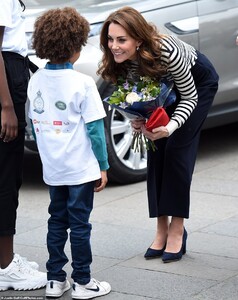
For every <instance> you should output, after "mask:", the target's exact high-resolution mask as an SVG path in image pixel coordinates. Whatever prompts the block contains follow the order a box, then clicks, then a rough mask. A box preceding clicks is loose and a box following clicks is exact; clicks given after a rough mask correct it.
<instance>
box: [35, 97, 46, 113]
mask: <svg viewBox="0 0 238 300" xmlns="http://www.w3.org/2000/svg"><path fill="white" fill-rule="evenodd" d="M41 95H42V94H41V91H38V92H37V93H36V98H35V99H34V100H33V106H34V112H36V113H37V114H42V113H43V112H44V100H43V98H42V96H41Z"/></svg>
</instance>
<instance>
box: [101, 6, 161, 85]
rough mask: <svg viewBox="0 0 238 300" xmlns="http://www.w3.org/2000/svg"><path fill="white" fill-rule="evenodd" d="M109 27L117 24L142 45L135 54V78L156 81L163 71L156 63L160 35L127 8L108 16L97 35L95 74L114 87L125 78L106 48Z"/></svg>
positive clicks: (119, 66) (135, 12)
mask: <svg viewBox="0 0 238 300" xmlns="http://www.w3.org/2000/svg"><path fill="white" fill-rule="evenodd" d="M111 23H114V24H119V25H120V26H122V27H123V28H124V30H125V31H126V32H127V34H128V35H129V36H131V37H132V38H133V39H135V40H137V41H140V42H142V43H141V45H140V47H139V50H138V51H137V61H138V63H139V73H140V74H139V75H141V76H150V77H151V78H156V79H160V78H161V75H162V74H164V73H165V71H166V70H165V67H164V66H162V65H161V63H160V57H161V51H160V46H161V42H160V39H161V37H162V35H161V34H159V32H158V30H157V28H156V27H155V25H153V24H151V23H148V22H147V21H146V20H145V19H144V17H143V16H142V15H141V14H140V13H139V12H138V11H137V10H135V9H134V8H132V7H128V6H125V7H123V8H121V9H119V10H117V11H115V12H113V13H111V14H110V15H109V16H108V18H107V19H106V20H105V22H104V24H103V27H102V30H101V34H100V48H101V50H102V52H103V56H102V60H101V62H100V63H99V69H98V71H97V73H98V74H100V75H101V76H102V77H103V78H104V79H105V80H110V81H112V82H114V83H116V81H117V78H118V77H119V76H126V73H127V71H126V68H125V64H124V62H123V63H120V64H118V63H116V62H115V61H114V58H113V55H112V53H111V50H110V49H109V48H108V28H109V25H110V24H111Z"/></svg>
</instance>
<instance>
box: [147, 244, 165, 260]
mask: <svg viewBox="0 0 238 300" xmlns="http://www.w3.org/2000/svg"><path fill="white" fill-rule="evenodd" d="M165 247H166V246H164V248H162V249H159V250H156V249H152V248H148V249H147V250H146V252H145V255H144V258H145V259H152V258H158V257H161V256H162V255H163V253H164V249H165Z"/></svg>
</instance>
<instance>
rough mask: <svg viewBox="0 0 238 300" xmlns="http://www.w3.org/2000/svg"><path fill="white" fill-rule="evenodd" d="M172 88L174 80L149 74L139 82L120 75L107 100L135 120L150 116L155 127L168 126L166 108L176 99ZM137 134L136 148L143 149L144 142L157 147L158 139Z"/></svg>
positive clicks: (147, 125)
mask: <svg viewBox="0 0 238 300" xmlns="http://www.w3.org/2000/svg"><path fill="white" fill-rule="evenodd" d="M172 88H173V83H172V82H165V81H161V82H158V81H155V80H153V79H151V78H149V77H140V80H139V81H138V82H131V81H129V80H126V81H125V80H123V79H122V78H119V80H118V84H117V89H116V90H115V91H114V92H113V94H112V95H111V96H110V97H108V98H106V99H105V100H104V101H106V102H107V103H108V104H109V105H110V106H111V107H112V108H115V109H117V110H118V111H119V112H120V113H121V114H122V115H123V116H125V117H127V118H129V119H131V120H133V119H136V118H144V119H147V122H146V125H145V126H146V128H147V130H150V131H152V129H153V128H155V127H159V126H165V125H167V123H168V122H169V117H168V115H167V113H166V111H165V108H166V107H167V106H169V105H171V104H172V103H173V102H174V101H175V100H176V96H175V92H174V91H173V90H172ZM133 135H134V136H133V140H132V149H134V150H135V151H141V150H142V145H143V143H145V145H146V148H147V149H149V147H150V146H151V148H152V149H153V150H154V149H155V145H154V143H153V142H152V141H150V140H148V139H147V138H146V137H145V136H144V135H143V134H141V133H138V132H134V133H133Z"/></svg>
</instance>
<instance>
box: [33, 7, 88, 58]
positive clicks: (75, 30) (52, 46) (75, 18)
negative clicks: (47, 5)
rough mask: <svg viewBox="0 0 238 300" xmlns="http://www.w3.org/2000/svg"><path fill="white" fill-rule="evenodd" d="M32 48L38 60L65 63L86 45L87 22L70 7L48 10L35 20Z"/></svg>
mask: <svg viewBox="0 0 238 300" xmlns="http://www.w3.org/2000/svg"><path fill="white" fill-rule="evenodd" d="M34 26H35V30H34V32H33V43H32V47H33V48H34V49H35V50H36V55H37V56H38V57H39V58H44V59H49V60H50V61H53V62H66V61H67V60H68V59H69V58H70V57H72V55H73V54H75V53H76V52H79V51H81V49H82V46H85V45H86V42H87V39H88V33H89V30H90V27H89V23H88V21H87V20H86V19H85V18H84V17H83V16H81V15H80V14H79V13H78V12H77V11H76V9H74V8H72V7H65V8H62V9H60V8H57V9H50V10H48V11H47V12H45V13H44V14H43V15H41V16H40V17H38V18H37V20H36V22H35V25H34Z"/></svg>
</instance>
